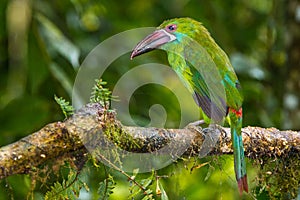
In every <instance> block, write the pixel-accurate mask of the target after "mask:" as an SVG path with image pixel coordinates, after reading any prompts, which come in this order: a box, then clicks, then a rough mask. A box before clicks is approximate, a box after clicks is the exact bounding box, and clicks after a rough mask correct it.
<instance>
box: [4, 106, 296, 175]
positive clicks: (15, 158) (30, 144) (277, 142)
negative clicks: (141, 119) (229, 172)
mask: <svg viewBox="0 0 300 200" xmlns="http://www.w3.org/2000/svg"><path fill="white" fill-rule="evenodd" d="M242 132H243V140H244V144H245V155H246V156H247V157H249V158H252V159H261V158H273V157H276V158H279V157H289V156H292V155H299V153H300V133H299V132H295V131H279V130H278V129H275V128H268V129H265V128H260V127H246V128H243V130H242ZM99 133H106V135H107V137H108V138H110V139H111V140H112V141H113V142H114V143H115V144H118V146H119V147H121V148H122V149H124V150H127V151H131V152H137V153H139V152H140V153H145V152H154V151H156V150H159V149H161V148H162V147H164V146H165V145H167V144H169V143H170V142H172V144H173V145H174V147H173V149H174V151H176V149H180V148H178V147H179V146H180V145H182V144H183V143H185V144H186V143H187V142H188V144H189V146H188V147H187V148H186V150H185V152H184V155H185V156H198V155H199V152H201V148H202V145H203V141H205V139H206V138H207V136H209V135H210V134H211V133H221V134H220V135H219V140H218V142H217V144H216V145H214V147H213V149H211V150H212V151H210V154H231V153H232V147H231V137H230V129H229V128H224V127H220V126H215V127H211V128H208V129H201V128H199V127H194V126H188V127H186V128H184V129H162V128H142V127H130V126H123V125H122V124H121V123H120V122H119V121H118V120H117V119H116V113H115V112H114V111H107V110H105V109H104V108H102V107H101V106H100V105H99V104H96V103H94V104H87V105H86V106H85V107H83V108H82V109H80V110H78V111H77V112H76V113H75V114H74V115H73V116H72V117H70V118H69V119H67V120H65V121H64V122H54V123H51V124H48V125H46V126H45V127H43V128H42V129H41V130H39V131H37V132H35V133H33V134H31V135H28V136H27V137H25V138H23V139H21V140H19V141H17V142H15V143H13V144H9V145H7V146H4V147H1V148H0V179H3V178H5V177H8V176H10V175H13V174H24V173H25V174H26V173H29V172H30V171H31V170H33V169H34V168H35V167H38V166H39V165H41V164H43V163H45V162H46V161H49V160H51V159H56V158H58V157H60V156H65V155H68V156H73V157H76V156H79V157H80V159H77V164H78V165H81V164H82V163H84V162H85V160H86V155H87V154H88V152H89V151H88V150H87V148H86V146H85V145H84V144H87V143H86V142H87V141H88V142H91V141H92V142H94V143H95V144H96V145H99V144H97V141H96V140H93V139H92V138H94V137H95V136H97V137H98V136H99ZM82 136H84V138H83V137H82ZM116 138H117V140H116ZM91 139H92V140H91ZM98 142H99V141H98ZM100 142H101V141H100ZM95 144H94V145H95ZM78 152H80V153H78ZM174 155H176V152H175V154H174ZM179 156H180V155H179ZM75 164H76V163H75Z"/></svg>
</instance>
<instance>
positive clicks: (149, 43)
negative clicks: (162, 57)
mask: <svg viewBox="0 0 300 200" xmlns="http://www.w3.org/2000/svg"><path fill="white" fill-rule="evenodd" d="M173 40H176V37H175V35H173V34H171V33H168V32H167V31H165V30H164V29H160V30H156V31H154V32H153V33H151V34H150V35H148V36H147V37H145V38H144V39H143V40H142V41H140V42H139V43H138V44H137V45H136V47H135V48H134V50H133V51H132V53H131V56H130V59H133V58H134V57H136V56H139V55H141V54H143V53H147V52H149V51H151V50H153V49H157V48H158V47H160V46H161V45H163V44H166V43H168V42H171V41H173Z"/></svg>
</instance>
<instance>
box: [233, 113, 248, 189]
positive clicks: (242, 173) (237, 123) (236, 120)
mask: <svg viewBox="0 0 300 200" xmlns="http://www.w3.org/2000/svg"><path fill="white" fill-rule="evenodd" d="M229 118H230V130H231V138H232V147H233V154H234V171H235V177H236V180H237V183H238V187H239V192H240V194H242V193H243V191H246V192H248V183H247V173H246V162H245V156H244V145H243V139H242V133H241V129H242V108H240V109H239V110H235V109H232V108H230V109H229Z"/></svg>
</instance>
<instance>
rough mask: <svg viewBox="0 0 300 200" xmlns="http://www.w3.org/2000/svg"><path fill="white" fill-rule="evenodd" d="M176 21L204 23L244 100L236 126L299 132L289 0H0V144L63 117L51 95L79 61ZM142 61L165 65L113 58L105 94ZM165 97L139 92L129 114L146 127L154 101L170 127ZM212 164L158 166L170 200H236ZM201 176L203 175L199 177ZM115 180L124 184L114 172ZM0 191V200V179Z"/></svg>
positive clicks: (295, 12) (294, 17) (298, 57)
mask: <svg viewBox="0 0 300 200" xmlns="http://www.w3.org/2000/svg"><path fill="white" fill-rule="evenodd" d="M181 16H188V17H192V18H194V19H196V20H198V21H201V22H203V24H204V25H205V26H206V27H207V28H208V30H209V31H210V32H211V34H212V36H213V37H214V38H215V40H216V41H217V43H218V44H219V45H220V46H221V47H222V48H223V49H224V50H225V52H226V53H227V54H228V55H229V57H230V59H231V61H232V64H233V66H234V68H235V69H236V72H237V75H238V77H239V80H240V82H241V85H242V88H243V93H244V96H245V101H244V106H243V109H244V126H247V125H251V126H262V127H271V126H274V127H276V128H279V129H295V130H299V129H300V123H299V121H300V105H299V97H300V92H299V91H300V67H299V65H300V3H299V1H297V0H286V1H283V0H263V1H261V0H251V1H248V0H227V1H224V0H214V1H206V0H169V1H163V0H147V1H141V0H131V1H127V0H125V1H123V0H114V1H111V0H102V1H101V0H97V1H96V0H70V1H60V0H53V1H46V0H31V1H30V0H11V1H6V0H2V1H1V2H0V20H1V22H0V113H1V115H0V124H1V128H0V145H1V146H3V145H7V144H9V143H12V142H14V141H17V140H18V139H20V138H22V137H24V136H26V135H28V134H30V133H32V132H34V131H36V130H38V129H40V128H41V127H43V126H44V125H46V124H47V123H50V122H53V121H58V120H63V119H64V117H63V115H62V112H61V111H60V108H59V106H58V105H57V104H56V103H55V101H54V98H53V96H54V94H56V95H57V96H62V97H64V98H66V99H68V100H70V101H71V95H72V85H73V83H74V80H75V78H76V73H77V71H78V69H79V66H80V63H81V62H82V61H83V60H84V58H85V57H86V55H87V54H88V53H89V52H90V51H91V50H92V49H93V48H94V47H95V46H96V45H98V44H99V43H100V42H102V41H104V40H105V39H107V38H109V37H111V36H113V35H115V34H117V33H120V32H122V31H126V30H129V29H133V28H138V27H150V26H157V25H159V24H160V23H161V22H162V21H163V20H165V19H169V18H174V17H181ZM112 48H113V47H112ZM110 50H112V49H110ZM147 57H148V58H147ZM147 59H150V61H156V62H160V63H165V64H167V61H166V55H165V54H162V52H159V51H158V52H151V54H149V55H148V56H144V57H143V58H142V59H137V60H135V61H130V59H129V53H128V54H127V55H124V56H121V57H120V58H119V59H118V60H116V61H115V62H114V63H113V64H112V66H111V67H110V70H108V71H107V72H105V74H104V76H103V77H102V78H103V79H104V80H105V81H107V82H108V87H109V88H111V89H112V88H113V86H114V84H115V83H116V81H117V80H118V78H120V77H121V76H122V74H124V73H125V72H126V71H128V70H130V69H131V68H133V67H134V66H136V65H138V64H142V63H147ZM148 61H149V60H148ZM121 64H122V67H117V66H118V65H121ZM114 66H115V67H114ZM170 95H171V94H170V92H169V91H168V90H167V89H165V88H163V87H160V86H157V85H153V86H151V85H146V86H144V87H141V88H139V89H138V91H136V93H135V95H134V96H133V97H132V103H131V104H130V109H131V113H132V115H133V116H135V119H137V120H138V122H139V123H141V124H147V123H149V120H150V119H149V114H148V111H149V108H150V107H151V105H153V104H162V105H163V106H164V108H165V110H166V111H167V113H168V123H169V124H170V126H176V123H178V120H179V117H178V116H180V115H178V114H176V113H177V111H178V108H177V106H178V105H177V102H176V99H175V98H174V97H170ZM174 105H175V106H174ZM176 105H177V106H176ZM174 124H175V125H174ZM215 159H216V158H215ZM219 159H220V160H218V161H217V162H216V163H217V164H216V165H215V166H214V170H212V166H210V167H206V168H205V169H204V168H203V169H202V168H201V169H200V170H196V172H193V173H190V172H189V170H185V169H181V168H183V167H184V164H182V163H181V164H178V165H182V166H180V167H177V166H170V167H168V168H167V169H164V170H162V172H161V173H170V171H175V172H174V173H175V174H177V175H174V177H173V178H170V179H167V180H166V181H165V182H164V184H165V185H166V186H165V188H166V191H167V193H168V194H169V195H170V199H177V198H182V199H183V198H184V197H186V199H216V198H223V199H233V198H237V197H238V196H237V191H236V185H235V184H236V183H235V180H234V177H233V172H232V168H233V166H232V158H231V157H227V156H223V157H222V158H219ZM226 160H227V161H228V162H226ZM220 162H221V163H223V164H222V166H221V167H220V166H218V164H219V163H220ZM248 168H251V164H249V167H248ZM210 170H211V171H210ZM218 170H219V171H220V172H216V171H218ZM207 173H212V175H211V176H210V178H209V179H208V180H207V181H204V179H205V177H206V175H207ZM249 173H250V179H249V182H250V186H251V187H252V188H255V182H254V179H255V170H253V171H251V170H250V172H249ZM119 176H120V175H119ZM13 178H14V177H13ZM13 178H12V180H11V182H18V181H16V180H21V181H22V185H19V187H23V185H24V187H28V177H27V178H26V177H20V176H18V177H15V179H13ZM122 179H124V181H125V182H126V180H125V178H124V177H123V178H122V176H120V180H122ZM173 179H174V180H173ZM26 180H27V181H26ZM100 181H101V180H100ZM100 181H98V183H99V182H100ZM172 181H174V182H172ZM90 182H91V184H92V183H93V182H92V181H90ZM95 182H97V181H94V183H95ZM19 184H21V182H19ZM26 184H27V186H26ZM96 184H97V183H96ZM125 185H126V184H125ZM2 186H3V188H1V190H0V197H3V198H5V197H6V196H5V194H4V193H5V191H6V189H7V188H5V187H4V186H5V183H4V182H2ZM126 187H128V186H124V188H122V187H119V190H117V192H115V194H114V195H113V196H115V199H118V198H120V197H122V196H123V197H124V195H125V194H127V193H126V191H125V192H123V190H126ZM13 190H14V193H16V194H15V195H17V196H18V195H20V198H24V196H25V197H26V191H27V192H28V188H27V189H15V188H13ZM127 192H128V191H127ZM37 193H38V191H37ZM22 195H23V196H22ZM118 195H119V196H118ZM207 195H208V196H207ZM260 196H261V198H262V199H263V195H262V194H261V195H260ZM171 197H173V198H171ZM245 198H246V199H251V196H250V195H248V196H246V197H245ZM82 199H84V198H82Z"/></svg>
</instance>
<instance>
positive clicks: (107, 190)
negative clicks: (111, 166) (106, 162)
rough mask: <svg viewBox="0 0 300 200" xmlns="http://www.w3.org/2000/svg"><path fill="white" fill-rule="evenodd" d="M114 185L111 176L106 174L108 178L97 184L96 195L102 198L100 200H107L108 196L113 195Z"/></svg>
mask: <svg viewBox="0 0 300 200" xmlns="http://www.w3.org/2000/svg"><path fill="white" fill-rule="evenodd" d="M115 186H116V183H115V181H114V178H113V176H111V175H110V174H108V177H107V178H106V179H105V180H104V181H102V182H101V183H100V184H99V188H98V191H97V193H98V194H99V195H100V197H102V198H101V199H103V200H107V199H109V196H110V195H111V194H112V193H113V189H114V188H115Z"/></svg>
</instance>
